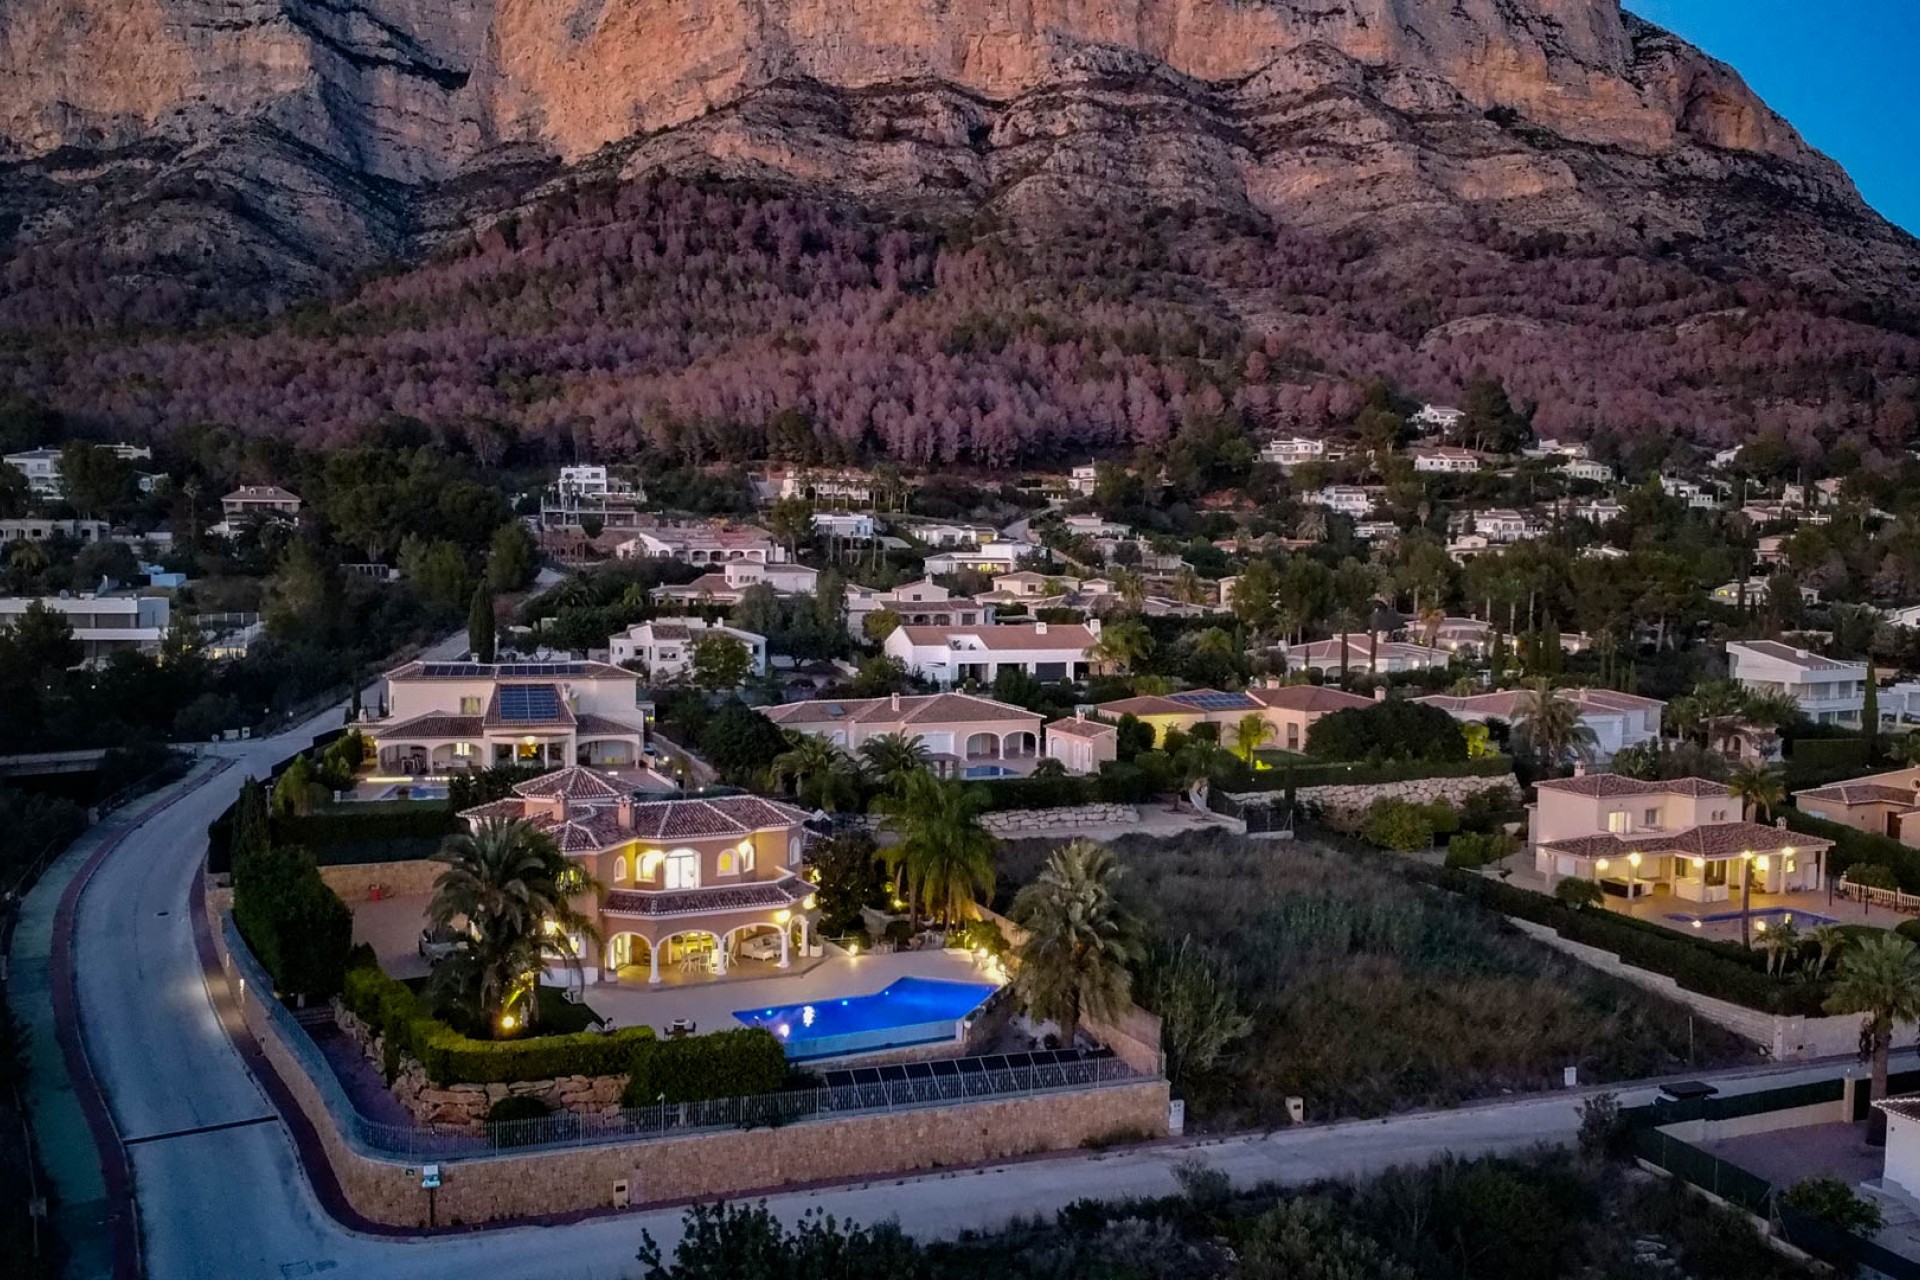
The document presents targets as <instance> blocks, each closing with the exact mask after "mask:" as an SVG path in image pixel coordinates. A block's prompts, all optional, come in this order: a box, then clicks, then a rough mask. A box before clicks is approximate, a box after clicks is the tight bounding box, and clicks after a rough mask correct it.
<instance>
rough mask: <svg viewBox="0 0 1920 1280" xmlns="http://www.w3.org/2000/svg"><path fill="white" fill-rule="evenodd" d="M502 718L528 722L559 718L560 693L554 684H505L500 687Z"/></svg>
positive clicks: (533, 722)
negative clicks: (556, 690)
mask: <svg viewBox="0 0 1920 1280" xmlns="http://www.w3.org/2000/svg"><path fill="white" fill-rule="evenodd" d="M500 718H501V719H502V720H509V721H517V722H520V723H526V724H535V723H540V722H543V721H548V720H558V719H559V718H560V695H559V694H558V693H557V692H555V690H554V688H553V686H552V685H544V684H510V685H503V686H502V687H501V689H500Z"/></svg>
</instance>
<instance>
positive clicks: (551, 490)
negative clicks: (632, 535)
mask: <svg viewBox="0 0 1920 1280" xmlns="http://www.w3.org/2000/svg"><path fill="white" fill-rule="evenodd" d="M646 501H647V493H646V490H645V489H644V488H642V487H641V486H639V485H637V484H633V483H631V482H629V481H627V480H624V479H622V478H620V477H619V476H616V475H614V474H613V473H612V472H611V471H609V470H608V469H607V468H606V467H604V466H601V465H599V464H597V463H583V464H581V465H579V466H572V467H562V468H560V475H559V477H558V478H557V479H555V480H554V482H553V483H552V484H551V485H549V486H548V487H547V489H546V491H545V492H543V493H542V494H541V495H540V527H541V528H542V529H552V530H580V531H584V529H585V527H586V523H587V522H588V521H594V522H597V523H598V524H599V526H600V528H601V530H602V531H605V530H608V529H615V530H624V529H637V528H639V527H640V524H641V508H642V507H644V506H645V505H646Z"/></svg>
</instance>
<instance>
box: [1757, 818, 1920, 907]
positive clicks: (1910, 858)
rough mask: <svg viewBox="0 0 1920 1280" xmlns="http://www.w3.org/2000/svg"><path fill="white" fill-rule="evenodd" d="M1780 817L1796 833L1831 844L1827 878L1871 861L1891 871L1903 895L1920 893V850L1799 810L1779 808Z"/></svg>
mask: <svg viewBox="0 0 1920 1280" xmlns="http://www.w3.org/2000/svg"><path fill="white" fill-rule="evenodd" d="M1780 816H1781V817H1783V818H1785V819H1786V820H1787V825H1788V826H1789V827H1792V828H1793V829H1794V830H1795V831H1798V832H1801V833H1803V834H1805V835H1810V836H1819V837H1820V838H1821V839H1823V840H1831V841H1833V848H1832V849H1831V850H1829V851H1828V853H1827V865H1826V868H1825V870H1826V873H1827V874H1828V875H1830V876H1838V875H1839V874H1840V873H1841V872H1843V871H1845V870H1846V869H1847V868H1848V867H1850V866H1852V865H1854V864H1855V863H1857V862H1861V863H1865V862H1873V863H1878V864H1879V865H1881V866H1883V867H1885V868H1887V869H1888V870H1889V871H1891V872H1893V875H1894V879H1895V880H1897V881H1898V882H1899V887H1900V888H1901V890H1903V891H1904V892H1906V893H1920V849H1910V848H1908V847H1907V846H1906V845H1904V844H1901V843H1900V842H1899V841H1898V840H1895V839H1893V838H1892V837H1890V836H1883V835H1877V834H1875V833H1874V832H1871V831H1861V830H1860V829H1859V828H1857V827H1849V826H1847V825H1845V824H1844V823H1839V822H1829V821H1827V820H1826V819H1825V818H1816V817H1814V816H1813V815H1812V814H1810V813H1803V812H1801V811H1800V810H1799V809H1782V810H1781V811H1780Z"/></svg>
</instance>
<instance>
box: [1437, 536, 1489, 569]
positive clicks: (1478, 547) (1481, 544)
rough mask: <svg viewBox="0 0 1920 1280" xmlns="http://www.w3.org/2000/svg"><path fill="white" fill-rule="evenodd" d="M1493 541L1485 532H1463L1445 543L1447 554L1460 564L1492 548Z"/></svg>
mask: <svg viewBox="0 0 1920 1280" xmlns="http://www.w3.org/2000/svg"><path fill="white" fill-rule="evenodd" d="M1493 548H1494V543H1493V542H1492V540H1490V539H1489V538H1488V537H1487V536H1486V535H1485V534H1479V533H1463V534H1461V535H1460V536H1459V537H1457V538H1455V539H1453V541H1451V542H1449V543H1447V554H1448V555H1449V556H1451V557H1453V559H1454V560H1455V561H1456V562H1457V563H1460V564H1465V563H1466V562H1467V561H1469V560H1471V559H1473V558H1474V557H1475V556H1483V555H1485V554H1486V553H1487V552H1489V551H1491V550H1493Z"/></svg>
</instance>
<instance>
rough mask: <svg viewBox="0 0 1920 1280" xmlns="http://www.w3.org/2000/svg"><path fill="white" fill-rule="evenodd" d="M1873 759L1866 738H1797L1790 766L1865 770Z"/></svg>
mask: <svg viewBox="0 0 1920 1280" xmlns="http://www.w3.org/2000/svg"><path fill="white" fill-rule="evenodd" d="M1871 759H1872V757H1871V756H1870V755H1869V754H1868V751H1867V740H1866V739H1865V738H1804V737H1801V738H1795V739H1794V741H1793V746H1792V748H1791V751H1790V754H1789V764H1790V765H1792V766H1793V767H1794V768H1797V769H1808V770H1813V769H1839V768H1848V769H1854V770H1855V771H1858V770H1860V769H1864V768H1865V767H1866V766H1867V765H1868V763H1869V762H1870V761H1871Z"/></svg>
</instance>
